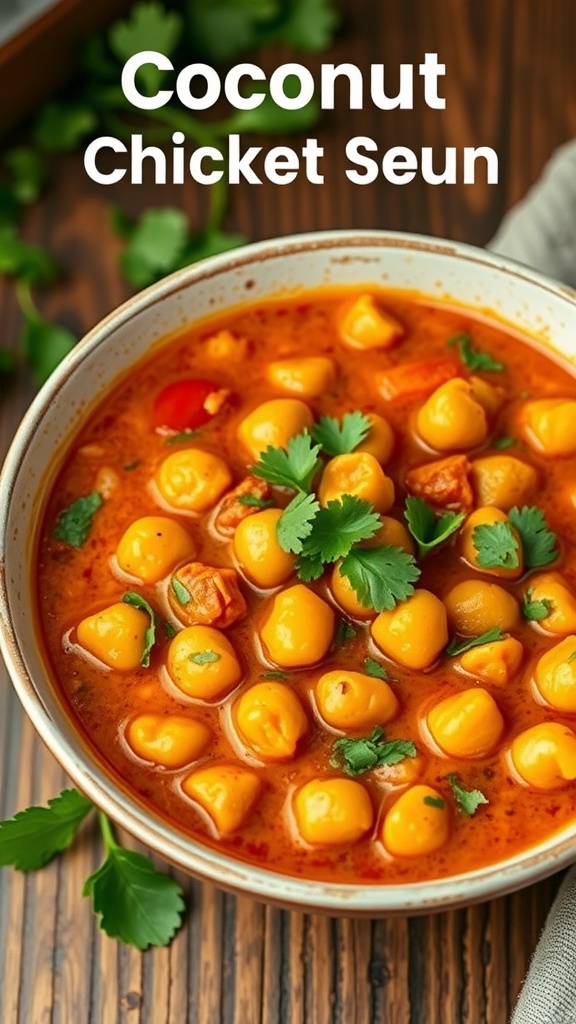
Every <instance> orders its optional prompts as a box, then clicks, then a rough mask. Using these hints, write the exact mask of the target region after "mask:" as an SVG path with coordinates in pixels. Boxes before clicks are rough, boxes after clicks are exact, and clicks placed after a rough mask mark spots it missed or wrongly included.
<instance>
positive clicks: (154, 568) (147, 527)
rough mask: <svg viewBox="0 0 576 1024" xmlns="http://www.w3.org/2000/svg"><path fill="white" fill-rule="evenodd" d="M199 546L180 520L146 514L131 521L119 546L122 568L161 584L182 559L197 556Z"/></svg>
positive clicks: (143, 580) (150, 581)
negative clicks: (159, 581) (164, 577)
mask: <svg viewBox="0 0 576 1024" xmlns="http://www.w3.org/2000/svg"><path fill="white" fill-rule="evenodd" d="M195 554H196V545H195V544H194V541H193V540H192V537H191V536H190V534H189V533H188V531H187V530H185V529H184V527H183V526H180V523H177V522H175V521H174V519H168V518H167V517H166V516H143V517H142V518H141V519H136V520H135V521H134V522H133V523H131V524H130V526H129V527H128V529H127V530H126V531H125V532H124V533H123V534H122V537H121V538H120V542H119V544H118V547H117V548H116V559H117V561H118V565H119V567H120V568H121V569H122V571H123V572H125V573H128V575H129V576H135V577H136V578H137V579H139V580H142V582H143V583H158V580H161V579H162V578H163V576H166V575H167V574H168V573H169V572H170V570H171V569H173V568H174V567H175V566H176V565H178V563H179V562H184V561H186V560H187V559H190V558H194V556H195Z"/></svg>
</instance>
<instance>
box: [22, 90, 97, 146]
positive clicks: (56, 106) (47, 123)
mask: <svg viewBox="0 0 576 1024" xmlns="http://www.w3.org/2000/svg"><path fill="white" fill-rule="evenodd" d="M97 124H98V117H97V115H96V114H95V112H94V110H93V109H92V108H91V107H89V106H87V105H86V104H83V103H64V102H53V103H47V104H46V105H45V106H44V107H42V109H41V110H40V113H39V114H38V117H37V118H36V122H35V125H34V131H33V136H32V137H33V139H34V142H35V143H36V145H37V146H39V147H40V149H45V150H46V152H47V153H58V152H71V151H72V150H73V149H77V148H78V146H79V145H80V143H81V142H82V141H83V140H84V139H85V138H86V136H87V135H90V134H91V133H92V132H93V131H94V129H95V128H96V126H97Z"/></svg>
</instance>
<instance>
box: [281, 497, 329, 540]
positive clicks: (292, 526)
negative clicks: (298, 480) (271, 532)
mask: <svg viewBox="0 0 576 1024" xmlns="http://www.w3.org/2000/svg"><path fill="white" fill-rule="evenodd" d="M319 508H320V505H319V503H318V502H317V501H316V498H315V497H314V495H313V494H304V493H303V492H302V491H300V492H299V493H298V494H297V495H296V496H295V497H294V498H292V501H291V502H290V504H289V505H287V506H286V508H285V509H284V511H283V512H282V515H281V516H280V518H279V520H278V523H277V525H276V536H277V538H278V543H279V545H280V547H281V548H282V550H283V551H292V552H293V553H294V554H295V555H299V554H301V552H302V549H303V546H304V541H305V540H306V538H307V537H308V536H309V535H310V533H311V532H312V523H313V521H314V518H315V516H316V514H317V513H318V509H319Z"/></svg>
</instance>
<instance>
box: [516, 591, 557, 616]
mask: <svg viewBox="0 0 576 1024" xmlns="http://www.w3.org/2000/svg"><path fill="white" fill-rule="evenodd" d="M533 593H534V590H533V588H532V587H529V588H528V590H526V591H525V592H524V594H523V595H522V615H523V616H524V618H525V619H527V620H528V622H542V620H543V619H546V618H548V616H549V615H550V612H551V611H552V609H553V607H554V605H553V604H552V601H549V600H548V599H547V598H542V599H541V600H539V601H533V600H532V594H533Z"/></svg>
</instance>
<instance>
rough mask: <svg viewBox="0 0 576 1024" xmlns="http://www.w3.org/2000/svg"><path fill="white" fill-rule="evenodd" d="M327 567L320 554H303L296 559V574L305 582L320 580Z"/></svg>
mask: <svg viewBox="0 0 576 1024" xmlns="http://www.w3.org/2000/svg"><path fill="white" fill-rule="evenodd" d="M325 568H326V566H325V565H324V562H323V561H322V559H321V558H320V555H309V556H308V555H305V554H302V555H299V556H298V558H297V559H296V575H297V576H298V579H299V580H303V581H304V583H310V581H311V580H319V579H320V577H321V576H322V574H323V572H324V569H325Z"/></svg>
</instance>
